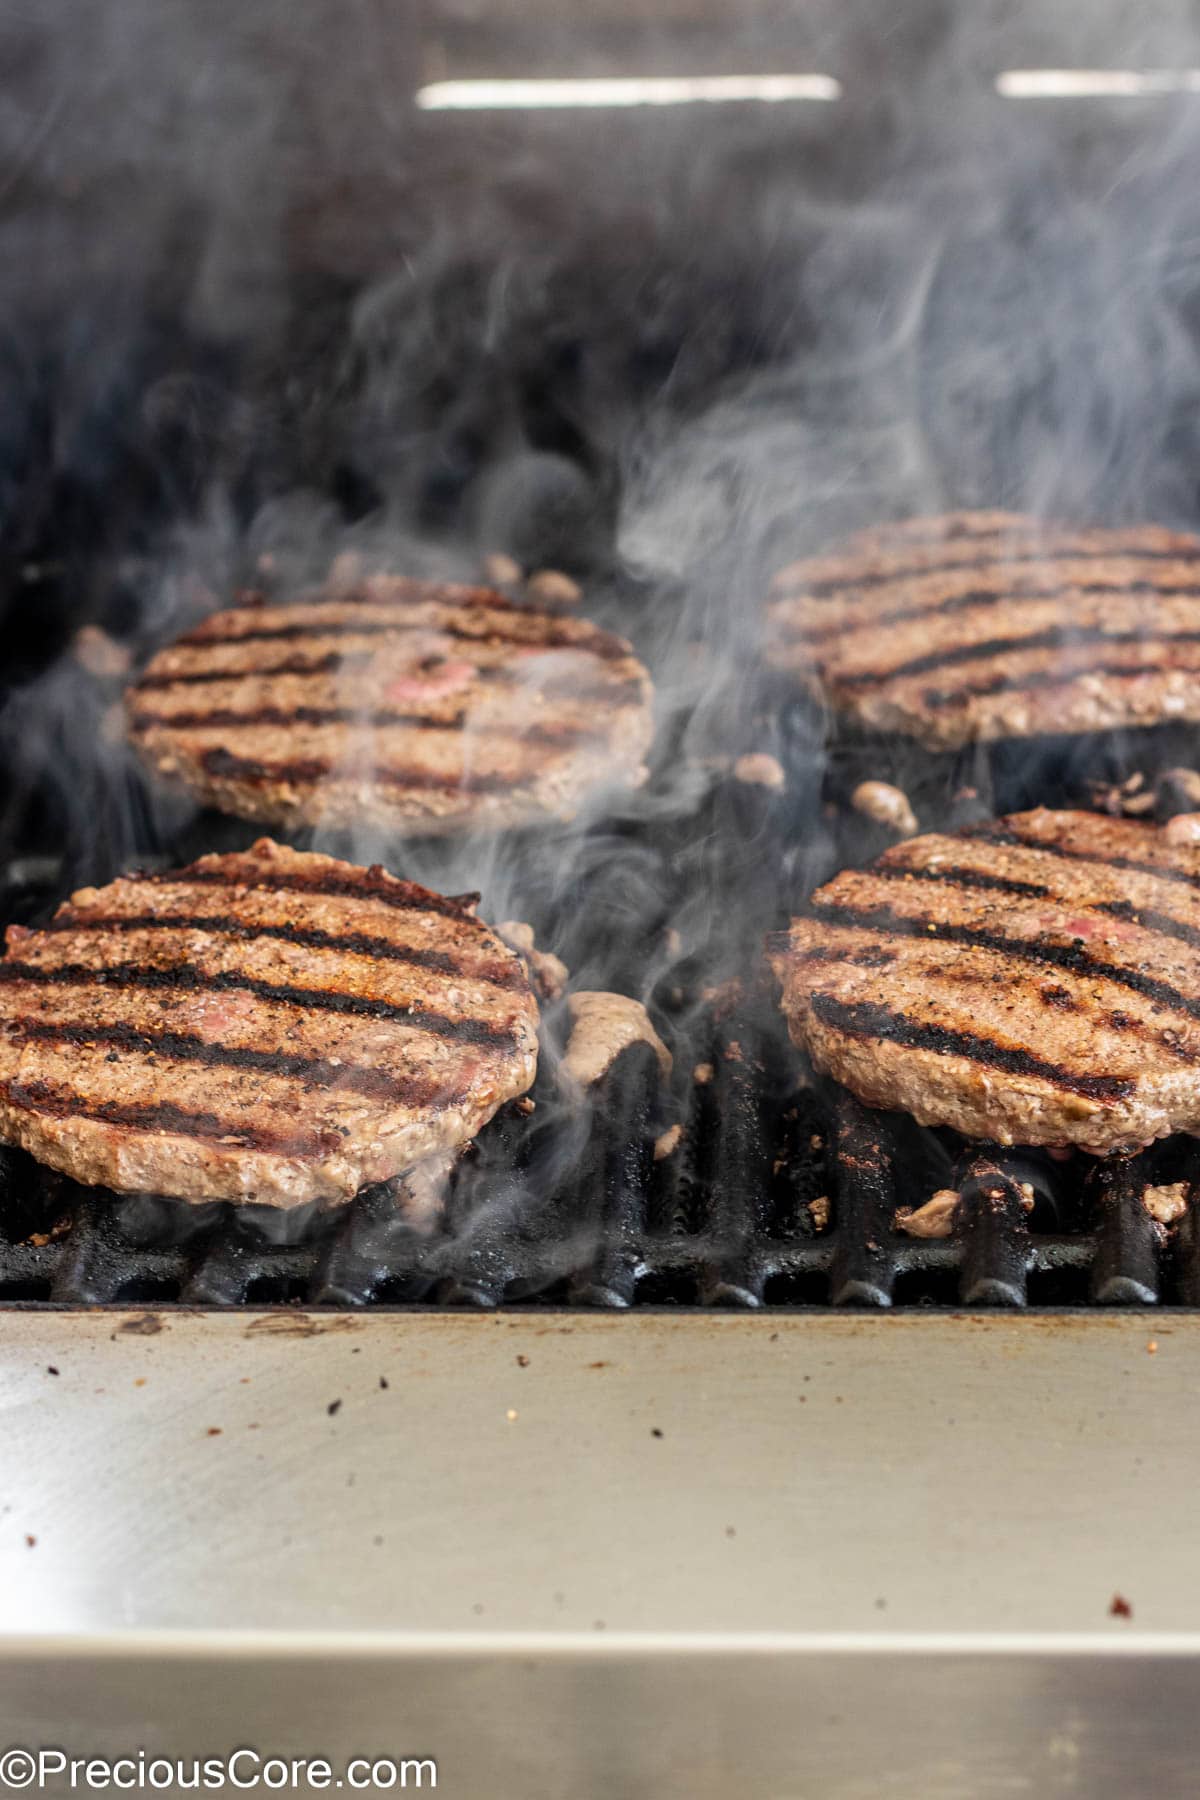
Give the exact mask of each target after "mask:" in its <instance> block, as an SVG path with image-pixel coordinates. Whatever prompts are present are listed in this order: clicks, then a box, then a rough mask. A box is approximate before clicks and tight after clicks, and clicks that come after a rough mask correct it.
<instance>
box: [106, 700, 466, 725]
mask: <svg viewBox="0 0 1200 1800" xmlns="http://www.w3.org/2000/svg"><path fill="white" fill-rule="evenodd" d="M466 722H467V715H466V713H465V712H456V713H452V714H450V715H449V717H445V716H443V717H440V718H439V716H438V715H437V714H436V713H411V712H395V711H393V710H391V709H390V708H386V707H385V708H380V709H379V710H378V711H375V712H368V711H366V710H365V709H362V710H360V709H359V708H357V707H354V706H255V707H250V708H247V709H246V710H244V711H240V712H239V711H238V710H237V709H236V708H234V707H228V706H214V707H210V708H207V709H204V708H201V709H200V710H198V711H192V712H173V713H152V712H150V713H147V712H140V713H134V715H133V717H132V719H131V720H130V724H131V726H132V727H133V729H134V730H135V731H154V730H165V731H194V730H201V731H203V730H205V729H212V728H213V727H215V726H218V725H232V726H235V727H236V726H254V725H364V726H369V727H371V728H373V729H374V728H382V727H384V726H388V725H408V726H416V727H419V728H420V729H422V730H425V731H461V730H462V729H463V727H464V725H465V724H466Z"/></svg>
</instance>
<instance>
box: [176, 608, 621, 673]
mask: <svg viewBox="0 0 1200 1800" xmlns="http://www.w3.org/2000/svg"><path fill="white" fill-rule="evenodd" d="M515 616H516V617H518V618H530V619H533V620H535V621H536V622H538V623H539V624H540V623H541V621H542V615H541V614H538V613H528V614H526V613H519V614H516V615H515ZM482 626H483V628H482V629H481V630H479V631H472V630H470V629H468V627H467V626H466V625H460V624H456V623H451V622H450V621H449V620H446V619H438V620H425V621H417V622H410V621H407V620H402V619H331V620H328V621H324V622H321V623H318V624H311V625H260V626H257V627H255V629H254V630H252V631H234V630H230V629H229V627H225V628H223V629H222V630H220V631H205V630H204V629H203V628H201V630H200V631H193V632H189V633H188V635H187V636H186V637H181V638H178V639H177V640H176V643H175V648H177V649H180V648H186V649H189V650H199V649H202V648H204V647H206V646H207V645H210V644H270V643H288V642H293V643H294V642H297V641H299V640H302V639H304V638H324V637H385V636H387V635H388V634H389V633H390V634H391V635H393V636H405V635H410V636H411V635H415V634H424V635H426V636H428V635H430V634H431V633H435V634H436V635H437V636H438V637H448V638H454V639H455V640H456V641H457V642H461V643H465V644H511V645H512V646H513V647H514V648H515V649H517V650H579V651H582V652H584V653H586V654H587V655H589V656H598V657H600V658H601V660H602V661H605V662H623V661H624V660H625V658H626V657H627V656H628V655H629V654H630V652H629V650H628V649H627V648H626V646H625V645H624V643H622V642H621V640H620V639H618V638H614V637H609V636H608V635H607V634H606V633H597V634H596V636H595V637H588V638H585V639H582V640H581V639H580V638H578V637H576V636H574V635H573V634H572V633H571V632H570V631H564V630H562V629H561V628H555V627H550V628H549V629H542V630H541V631H539V632H538V633H536V634H535V635H533V636H528V635H525V634H523V633H520V632H511V631H498V630H497V629H496V625H495V622H494V621H492V620H484V621H482Z"/></svg>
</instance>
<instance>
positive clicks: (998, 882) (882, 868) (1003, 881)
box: [871, 862, 1050, 900]
mask: <svg viewBox="0 0 1200 1800" xmlns="http://www.w3.org/2000/svg"><path fill="white" fill-rule="evenodd" d="M871 873H872V875H877V876H880V877H882V879H883V880H885V881H903V880H905V879H907V878H908V877H909V876H911V877H912V879H913V880H914V881H945V882H948V883H950V884H951V885H952V886H954V887H958V888H977V889H979V890H980V891H981V892H983V893H989V894H1017V895H1020V896H1021V897H1022V898H1024V899H1027V900H1046V899H1049V898H1050V889H1049V888H1047V887H1042V886H1040V885H1039V884H1038V883H1037V882H1036V881H1016V880H1014V879H1013V878H1012V877H1011V876H1009V875H991V874H989V873H988V871H987V870H986V869H968V868H965V867H960V866H958V865H957V864H956V865H953V866H951V865H944V866H941V867H938V868H936V869H923V868H921V867H920V866H919V865H918V864H915V863H905V862H894V863H893V862H885V863H876V864H875V865H874V866H873V867H872V869H871Z"/></svg>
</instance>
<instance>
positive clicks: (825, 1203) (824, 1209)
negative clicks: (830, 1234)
mask: <svg viewBox="0 0 1200 1800" xmlns="http://www.w3.org/2000/svg"><path fill="white" fill-rule="evenodd" d="M829 1214H830V1207H829V1195H828V1194H818V1195H817V1197H816V1199H815V1200H810V1201H809V1203H808V1216H809V1218H810V1219H811V1220H812V1222H813V1230H814V1231H828V1230H829Z"/></svg>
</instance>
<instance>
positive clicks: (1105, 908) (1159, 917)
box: [1092, 900, 1200, 950]
mask: <svg viewBox="0 0 1200 1800" xmlns="http://www.w3.org/2000/svg"><path fill="white" fill-rule="evenodd" d="M1092 904H1093V906H1094V908H1095V910H1096V911H1097V912H1102V913H1107V914H1108V915H1109V917H1110V918H1112V919H1121V920H1125V921H1128V923H1129V924H1131V925H1140V926H1141V927H1142V929H1143V930H1144V931H1152V932H1154V933H1155V935H1156V936H1158V937H1169V938H1175V939H1176V940H1177V941H1178V942H1179V943H1181V944H1187V945H1189V946H1190V948H1191V949H1193V950H1200V929H1198V928H1197V927H1196V926H1195V925H1188V924H1187V923H1186V922H1185V921H1184V920H1183V919H1175V918H1172V916H1171V914H1170V913H1161V912H1156V911H1155V910H1154V908H1153V907H1150V906H1139V905H1138V904H1137V903H1136V901H1133V900H1096V901H1094V902H1093V903H1092Z"/></svg>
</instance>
